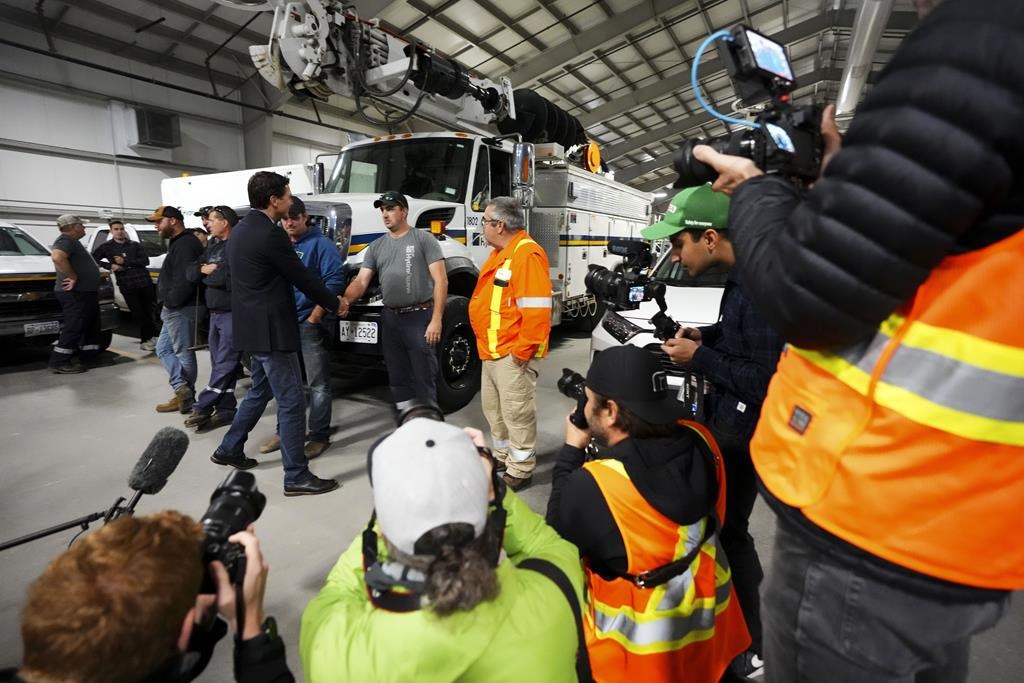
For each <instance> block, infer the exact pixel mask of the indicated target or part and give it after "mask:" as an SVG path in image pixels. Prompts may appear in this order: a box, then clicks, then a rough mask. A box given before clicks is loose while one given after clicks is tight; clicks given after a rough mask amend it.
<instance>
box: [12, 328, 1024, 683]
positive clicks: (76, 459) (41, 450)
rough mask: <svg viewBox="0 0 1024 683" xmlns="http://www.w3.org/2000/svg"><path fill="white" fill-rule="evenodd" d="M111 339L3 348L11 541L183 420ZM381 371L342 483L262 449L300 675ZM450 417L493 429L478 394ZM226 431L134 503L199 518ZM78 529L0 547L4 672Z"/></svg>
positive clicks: (113, 482)
mask: <svg viewBox="0 0 1024 683" xmlns="http://www.w3.org/2000/svg"><path fill="white" fill-rule="evenodd" d="M552 342H553V343H552V351H551V355H550V357H549V358H548V359H547V360H546V361H544V365H543V367H542V369H541V378H540V384H539V389H538V403H539V405H540V407H541V409H540V411H539V413H540V416H539V417H540V424H539V430H538V431H539V434H538V451H539V452H540V453H541V454H542V457H541V463H540V465H539V467H538V473H537V475H536V477H535V479H534V481H535V483H534V485H533V486H531V487H530V488H529V489H526V490H525V491H524V492H523V497H524V498H525V499H526V500H527V501H528V502H529V504H530V505H531V506H532V507H533V508H534V509H535V510H537V511H540V512H543V510H544V508H545V506H546V503H547V497H548V492H549V490H550V477H551V466H552V459H553V455H554V454H555V453H556V452H557V451H558V449H559V447H560V445H561V443H562V436H563V427H562V424H563V416H564V415H565V414H566V413H567V412H569V410H570V409H571V407H572V406H571V403H570V401H569V400H568V399H566V398H565V397H563V396H561V395H560V394H558V392H557V390H556V389H555V381H556V380H557V379H558V377H559V376H560V375H561V369H562V368H563V367H570V368H573V369H575V370H577V371H579V372H585V371H586V367H587V358H588V349H589V344H588V340H587V338H586V337H585V336H583V335H580V334H571V333H570V334H563V333H558V332H556V334H555V335H554V337H553V340H552ZM112 348H113V349H114V351H115V352H116V354H117V355H116V357H115V362H114V364H113V365H112V366H110V367H105V368H98V369H95V370H93V371H90V372H88V373H85V374H82V375H72V376H58V375H53V374H50V373H49V372H47V371H46V368H45V363H46V352H45V350H38V349H37V350H18V351H13V350H5V351H4V352H3V354H2V356H0V438H2V439H3V448H2V452H3V476H2V477H0V540H7V539H10V538H14V537H17V536H21V535H23V534H27V533H30V532H33V531H36V530H38V529H42V528H45V527H49V526H52V525H55V524H59V523H60V522H63V521H66V520H70V519H73V518H76V517H80V516H82V515H86V514H88V513H90V512H95V511H99V510H104V509H106V508H107V507H108V506H109V505H110V504H111V503H112V502H113V501H114V499H115V498H116V497H117V496H119V495H127V494H128V493H130V491H129V489H128V487H127V485H126V480H127V476H128V473H129V472H130V471H131V469H132V467H133V465H134V464H135V462H136V460H137V459H138V456H139V454H140V453H141V452H142V451H143V450H144V449H145V447H146V445H147V444H148V443H149V441H150V439H151V438H152V436H153V434H155V433H156V432H157V430H159V429H160V428H162V427H165V426H168V425H172V426H177V427H181V419H180V417H179V416H177V415H161V414H158V413H156V412H154V410H153V406H154V405H155V404H156V403H158V402H161V401H163V400H165V399H167V398H168V397H169V396H170V390H169V388H168V385H167V378H166V374H165V373H164V371H163V368H162V367H161V366H160V364H159V362H158V361H157V360H156V358H155V357H154V356H152V355H149V356H144V355H143V354H142V353H141V352H140V351H139V350H138V345H137V342H136V341H135V340H134V339H131V338H128V337H123V336H115V338H114V345H113V347H112ZM199 365H200V381H203V380H204V379H205V378H206V377H207V376H208V371H209V356H208V354H206V353H203V352H200V353H199ZM381 379H382V377H381V376H380V373H375V372H365V373H363V374H362V375H360V376H357V377H351V376H349V377H345V378H340V377H339V378H337V379H336V383H335V396H337V397H339V398H336V399H335V401H334V424H335V425H336V431H335V433H334V435H333V437H332V439H333V442H334V445H333V446H332V448H331V449H330V450H328V451H327V452H326V453H325V454H324V455H323V456H321V457H320V458H319V459H318V460H316V461H315V462H314V463H313V467H312V469H313V470H314V472H316V473H317V474H319V475H320V476H328V477H336V478H338V479H339V480H340V481H341V482H342V483H343V487H342V489H341V490H340V491H338V492H334V493H331V494H327V495H323V496H315V497H305V498H291V499H285V498H284V496H283V493H282V473H281V468H280V462H279V457H280V455H279V454H272V455H270V456H259V459H260V460H261V462H262V464H261V465H260V466H259V467H257V468H256V469H254V470H252V472H253V473H254V474H255V475H256V479H257V481H258V483H259V487H260V490H261V491H263V492H264V493H265V494H266V496H267V507H266V510H265V511H264V513H263V516H262V517H261V518H260V520H259V521H258V522H257V524H256V533H257V535H258V536H259V538H260V540H261V542H262V546H263V551H264V553H265V555H266V557H267V559H268V561H269V563H270V567H271V571H270V576H269V584H268V587H267V592H266V596H267V598H266V610H267V613H268V614H272V615H274V616H275V617H276V618H277V621H278V624H279V629H280V632H281V633H282V635H283V637H284V640H285V643H286V644H287V649H288V660H289V663H290V665H291V668H292V671H293V672H295V674H296V678H297V679H299V680H301V667H300V665H299V658H298V637H299V621H300V618H301V615H302V610H303V608H304V607H305V605H306V603H307V602H308V601H309V600H310V599H311V598H312V597H313V596H314V594H315V593H316V592H317V591H318V590H319V589H320V587H321V585H322V584H323V581H324V579H325V577H326V575H327V573H328V571H329V570H330V568H331V567H332V566H333V564H334V562H335V561H336V559H337V557H338V555H339V554H340V553H341V551H342V550H343V549H344V548H345V547H347V546H348V544H349V543H350V542H351V540H352V538H354V537H355V535H356V534H357V533H358V532H359V531H360V530H361V529H362V528H363V527H364V525H365V524H366V520H367V518H368V516H369V514H370V509H371V507H372V498H371V493H370V488H369V484H368V482H367V478H366V451H367V448H368V446H369V445H370V444H371V443H372V442H373V441H374V440H375V439H376V438H377V437H378V436H380V435H381V434H384V433H386V432H387V431H389V430H390V429H391V428H392V423H391V419H392V418H391V413H390V410H389V408H388V405H387V390H386V388H385V387H384V386H383V385H382V384H381V383H380V382H381ZM244 386H245V385H243V387H244ZM240 394H241V390H240ZM273 407H274V404H271V409H270V410H268V412H267V414H266V415H265V416H264V418H263V419H262V420H261V421H260V423H259V425H258V426H257V427H256V429H255V430H254V431H253V433H252V438H251V439H250V442H249V449H248V454H249V455H251V456H258V455H259V454H258V453H257V452H256V447H257V446H258V444H259V443H260V442H261V441H262V440H263V439H264V438H266V437H268V436H270V435H271V434H272V433H273V431H274V425H275V417H274V412H273ZM449 420H450V421H451V422H453V423H455V424H459V425H464V426H477V427H483V428H485V429H486V422H485V421H484V419H483V416H482V414H481V412H480V408H479V403H478V402H474V403H472V404H470V405H469V406H468V407H467V408H465V409H463V410H461V411H459V412H458V413H456V414H454V415H452V416H450V418H449ZM223 434H224V429H219V430H216V431H214V432H211V433H206V434H200V435H192V434H190V438H191V444H190V446H189V450H188V452H187V453H186V455H185V458H184V459H183V460H182V462H181V464H180V465H179V466H178V469H177V471H176V472H175V473H174V474H173V475H172V476H171V478H170V480H169V482H168V483H167V486H166V487H165V488H164V490H163V491H161V492H160V493H159V494H157V495H156V496H144V497H143V498H142V500H141V502H140V503H139V505H138V507H137V512H138V513H139V514H147V513H152V512H156V511H159V510H162V509H167V508H174V509H178V510H181V511H183V512H186V513H188V514H191V515H193V516H195V517H198V516H200V515H201V514H202V513H203V512H204V511H205V510H206V506H207V503H208V501H209V496H210V494H211V493H212V492H213V490H214V488H215V487H216V485H217V484H218V483H219V482H220V481H221V480H222V479H223V478H224V476H225V475H226V474H227V471H228V470H227V469H226V468H223V467H218V466H217V465H214V464H213V463H211V462H210V460H209V456H210V454H211V453H212V452H213V450H214V448H215V447H216V446H217V444H218V443H219V442H220V439H221V437H222V436H223ZM751 531H752V533H753V535H754V537H755V539H756V542H757V545H758V548H759V551H760V553H761V558H762V561H763V562H764V564H765V566H767V565H768V564H769V562H770V559H771V549H772V540H773V537H774V531H775V521H774V517H773V515H772V514H771V513H770V512H769V511H768V509H767V508H766V507H765V506H764V505H763V504H762V503H761V502H760V501H759V502H758V505H757V508H755V511H754V515H753V519H752V530H751ZM73 535H74V532H72V531H68V532H64V533H61V534H59V535H57V536H51V537H49V538H47V539H43V540H39V541H35V542H33V543H30V544H27V545H24V546H20V547H18V548H14V549H11V550H8V551H5V552H3V553H0V576H2V579H3V580H2V582H0V668H3V667H4V666H15V665H17V663H18V662H19V661H20V656H21V643H20V636H19V632H18V623H19V614H20V610H21V608H22V605H23V602H24V597H25V593H26V591H27V589H28V587H29V585H30V583H31V582H32V580H33V579H34V578H35V577H36V576H37V575H38V574H39V573H40V572H42V571H43V569H44V568H45V567H46V564H47V563H48V562H49V561H50V560H51V559H52V558H53V557H54V556H55V555H57V554H58V553H60V552H61V551H62V550H63V549H64V548H65V547H66V546H67V543H68V541H69V540H70V539H71V537H72V536H73ZM1008 542H1012V541H1011V540H1009V539H1008ZM1022 637H1024V608H1022V607H1021V606H1020V604H1019V603H1017V604H1013V605H1011V607H1010V610H1009V613H1008V615H1007V617H1006V618H1004V619H1003V621H1002V622H1001V623H1000V624H999V626H998V627H997V628H996V629H994V630H992V631H990V632H988V633H986V634H984V635H982V636H980V637H979V638H977V639H976V641H975V645H974V649H973V654H972V669H971V677H970V680H971V681H978V682H981V681H985V682H986V683H1002V682H1007V683H1009V682H1011V681H1022V680H1024V666H1022V665H1024V657H1022V654H1021V652H1022V648H1024V642H1022ZM769 665H770V664H769ZM231 679H232V677H231V644H230V641H224V642H222V643H221V646H220V647H219V648H218V651H217V652H216V654H215V656H214V659H213V662H212V663H211V664H210V667H209V668H208V669H207V673H206V674H205V675H204V676H203V680H206V681H229V680H231Z"/></svg>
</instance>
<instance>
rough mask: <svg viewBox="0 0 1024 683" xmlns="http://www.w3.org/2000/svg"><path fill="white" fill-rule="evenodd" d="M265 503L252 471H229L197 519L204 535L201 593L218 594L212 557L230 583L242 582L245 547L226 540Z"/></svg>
mask: <svg viewBox="0 0 1024 683" xmlns="http://www.w3.org/2000/svg"><path fill="white" fill-rule="evenodd" d="M266 504H267V498H266V496H264V495H263V494H262V493H260V491H259V489H257V488H256V477H254V476H253V475H252V473H251V472H240V471H237V470H236V471H234V472H232V473H231V474H229V475H228V476H227V477H226V478H225V479H224V481H223V482H221V485H220V486H218V487H217V489H216V490H215V491H214V492H213V495H211V496H210V507H209V508H208V509H207V510H206V512H205V513H204V514H203V518H202V519H201V520H200V522H199V523H200V524H201V525H202V527H203V534H205V536H206V538H205V539H204V540H203V567H204V572H205V574H204V576H203V585H202V588H200V591H199V592H200V593H205V594H208V595H212V594H216V593H217V582H216V581H215V580H214V578H213V575H212V574H211V573H210V570H209V565H210V562H213V561H214V560H220V562H221V563H223V565H224V566H225V567H226V568H227V570H228V576H229V577H231V582H232V583H233V584H240V583H241V581H242V577H243V576H245V563H244V559H245V548H243V547H242V546H241V545H239V544H238V543H229V542H228V538H229V537H230V536H231V535H232V534H235V533H238V532H239V531H243V530H245V528H246V527H248V526H249V525H250V524H252V523H253V522H255V521H256V520H257V519H259V516H260V515H261V514H262V513H263V508H264V507H266Z"/></svg>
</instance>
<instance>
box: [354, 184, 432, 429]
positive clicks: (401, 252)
mask: <svg viewBox="0 0 1024 683" xmlns="http://www.w3.org/2000/svg"><path fill="white" fill-rule="evenodd" d="M373 206H374V208H379V209H380V213H381V216H382V218H383V219H384V227H386V228H387V229H388V233H387V234H386V235H383V236H381V237H378V238H377V239H376V240H374V241H373V242H372V243H371V244H370V246H369V247H367V248H366V255H365V257H364V258H363V263H362V265H361V266H360V268H359V274H358V275H356V277H355V279H354V280H352V282H351V284H349V286H348V289H346V290H345V301H346V302H347V303H348V304H351V303H352V302H354V301H356V300H358V299H359V297H361V296H363V294H364V293H365V292H366V288H367V287H369V286H370V282H371V281H372V280H373V275H374V273H378V274H379V278H380V291H381V295H382V297H383V299H384V314H383V316H382V317H381V335H382V338H381V347H382V350H383V352H384V363H385V365H386V366H387V369H388V382H389V384H390V385H391V398H392V400H393V401H394V402H395V407H396V408H398V409H399V410H402V409H403V408H405V407H407V406H408V405H409V403H410V402H411V401H412V400H413V399H419V400H427V401H434V402H436V401H437V384H436V378H437V355H436V354H435V353H434V349H433V348H432V347H433V346H434V345H435V344H437V343H438V342H439V341H440V340H441V318H442V316H443V315H444V305H445V302H446V300H447V299H448V274H447V272H446V271H445V268H444V254H442V253H441V245H439V244H438V243H437V240H436V239H434V238H433V237H432V236H431V235H430V234H429V233H428V232H426V231H424V230H414V229H413V228H412V226H410V225H409V201H408V200H407V199H406V198H405V195H403V194H402V193H400V192H394V191H392V190H389V191H387V192H385V193H384V194H382V195H381V196H380V197H379V198H378V199H377V200H376V201H374V202H373Z"/></svg>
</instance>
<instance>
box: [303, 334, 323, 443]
mask: <svg viewBox="0 0 1024 683" xmlns="http://www.w3.org/2000/svg"><path fill="white" fill-rule="evenodd" d="M299 336H300V338H301V340H302V365H303V368H305V370H306V385H307V386H308V387H309V432H308V437H307V438H308V439H309V440H310V441H320V442H322V443H326V442H327V441H328V440H329V439H330V435H331V366H330V355H329V353H328V351H327V327H326V325H323V324H316V325H313V324H310V323H306V322H303V323H299Z"/></svg>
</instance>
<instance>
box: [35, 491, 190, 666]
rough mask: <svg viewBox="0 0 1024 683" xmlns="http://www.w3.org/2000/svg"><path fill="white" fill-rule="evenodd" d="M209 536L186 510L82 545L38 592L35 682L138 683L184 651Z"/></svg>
mask: <svg viewBox="0 0 1024 683" xmlns="http://www.w3.org/2000/svg"><path fill="white" fill-rule="evenodd" d="M202 539H203V533H202V529H201V527H200V526H199V524H198V523H197V522H196V521H195V520H193V519H192V518H190V517H186V516H185V515H182V514H181V513H178V512H173V511H165V512H161V513H160V514H157V515H151V516H148V517H138V518H137V517H123V518H121V519H118V520H117V521H115V522H112V523H110V524H108V525H106V526H105V527H103V528H102V529H99V530H98V531H96V532H95V533H92V534H89V535H88V536H86V537H85V538H84V539H83V540H81V541H80V542H78V543H76V544H75V545H74V546H72V547H71V549H70V550H68V551H66V552H65V553H63V554H62V555H60V556H59V557H57V559H55V560H54V561H53V562H51V563H50V566H49V567H47V569H46V571H45V572H43V575H42V576H40V577H39V578H38V579H36V581H35V583H34V584H33V585H32V588H31V589H30V591H29V596H28V602H27V604H26V605H25V610H24V613H23V615H22V622H21V635H22V639H23V641H24V649H25V652H24V661H23V665H22V668H21V674H20V675H21V676H22V677H23V678H25V679H26V680H37V679H38V680H47V681H49V680H60V681H69V682H70V681H83V682H84V681H107V682H109V683H132V682H133V681H138V680H139V679H142V678H144V677H145V676H146V675H148V674H150V673H151V672H153V671H155V670H156V669H157V668H158V667H159V666H160V665H161V664H162V663H163V662H164V661H166V660H167V659H168V658H169V657H170V656H171V655H172V654H174V652H175V648H176V642H177V639H178V635H179V633H180V632H181V625H182V622H183V621H184V619H185V615H186V614H188V611H189V609H191V608H192V607H193V606H194V605H195V601H196V594H197V593H198V592H199V585H200V582H201V581H202V575H203V567H202V561H201V556H200V553H201V548H202Z"/></svg>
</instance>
